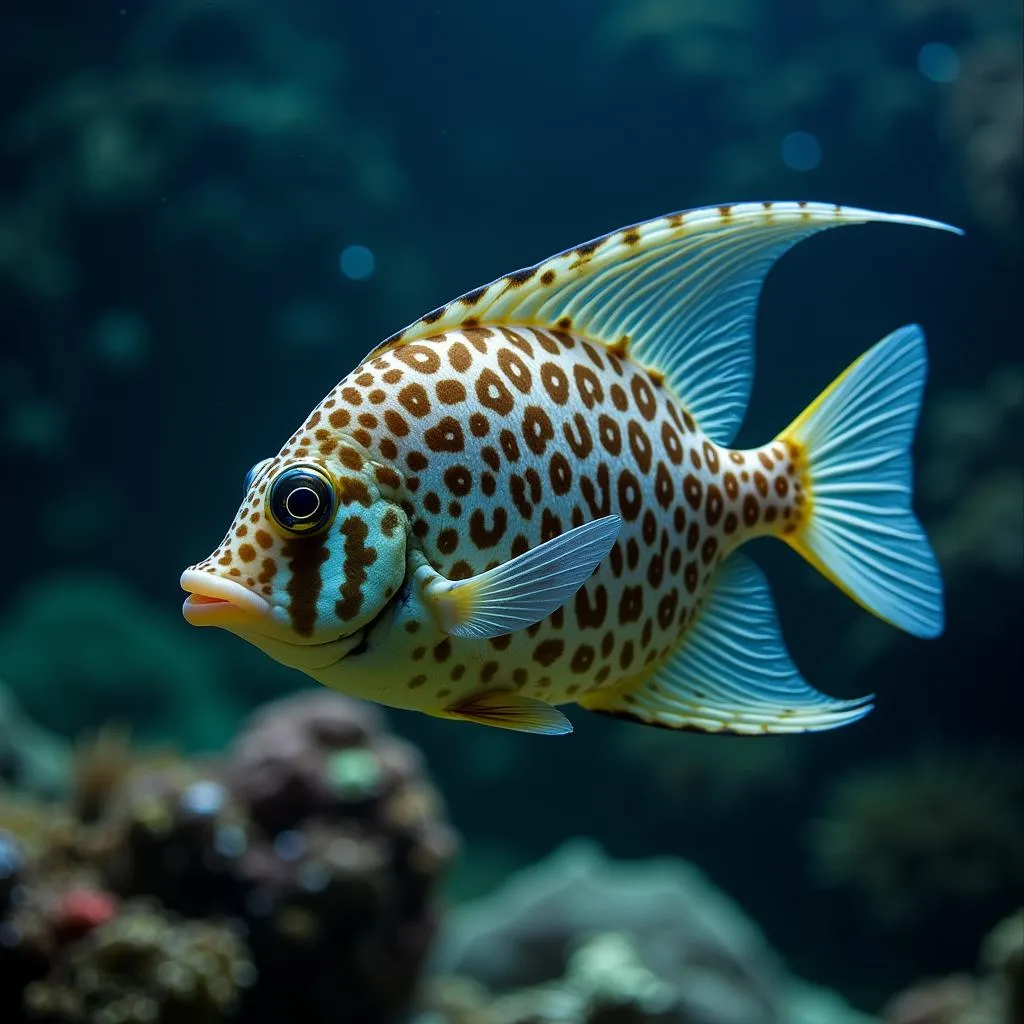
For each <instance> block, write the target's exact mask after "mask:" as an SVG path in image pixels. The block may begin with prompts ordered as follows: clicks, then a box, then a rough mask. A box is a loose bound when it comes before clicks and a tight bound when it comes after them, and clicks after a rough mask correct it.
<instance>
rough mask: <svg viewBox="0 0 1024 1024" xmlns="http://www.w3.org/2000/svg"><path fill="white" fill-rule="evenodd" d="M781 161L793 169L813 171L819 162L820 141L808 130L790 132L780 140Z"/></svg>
mask: <svg viewBox="0 0 1024 1024" xmlns="http://www.w3.org/2000/svg"><path fill="white" fill-rule="evenodd" d="M782 162H783V163H784V164H785V165H786V166H787V167H789V168H790V169H791V170H794V171H813V170H814V168H815V167H817V166H818V164H820V163H821V143H820V142H819V141H818V140H817V139H816V138H815V137H814V136H813V135H812V134H811V133H810V132H790V133H789V134H788V135H787V136H786V137H785V138H784V139H783V140H782Z"/></svg>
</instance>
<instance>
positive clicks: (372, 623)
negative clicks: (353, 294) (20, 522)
mask: <svg viewBox="0 0 1024 1024" xmlns="http://www.w3.org/2000/svg"><path fill="white" fill-rule="evenodd" d="M868 221H883V222H889V223H898V224H911V225H918V226H924V227H932V228H940V229H944V230H949V231H956V229H955V228H950V227H949V226H948V225H944V224H940V223H938V222H935V221H929V220H925V219H923V218H918V217H910V216H902V215H896V214H882V213H873V212H870V211H866V210H858V209H852V208H848V207H841V206H830V205H823V204H817V203H805V202H799V203H797V202H786V203H768V202H766V203H751V204H742V205H734V206H720V207H711V208H708V209H699V210H691V211H687V212H684V213H676V214H672V215H671V216H667V217H662V218H659V219H656V220H652V221H648V222H646V223H643V224H637V225H635V226H633V227H629V228H625V229H623V230H620V231H616V232H613V233H611V234H608V235H605V236H603V237H601V238H597V239H595V240H594V241H591V242H588V243H586V244H585V245H580V246H577V247H576V248H574V249H569V250H567V251H565V252H563V253H560V254H558V255H556V256H554V257H552V258H551V259H548V260H545V261H544V262H542V263H538V264H537V265H536V266H532V267H529V268H527V269H525V270H520V271H517V272H516V273H513V274H509V275H508V276H507V277H503V278H501V279H499V280H497V281H494V282H493V283H491V284H489V285H486V286H484V287H482V288H478V289H476V290H475V291H471V292H469V293H467V294H465V295H463V296H462V297H461V298H458V299H456V300H454V301H453V302H450V303H449V304H448V305H446V306H442V307H440V308H438V309H435V310H434V311H433V312H432V313H429V314H427V315H426V316H425V317H423V318H422V319H421V320H419V321H417V322H416V323H414V324H412V325H411V326H409V327H407V328H406V329H405V330H403V331H401V332H399V333H398V334H395V335H393V336H392V337H390V338H388V339H387V340H386V341H384V342H383V343H381V344H380V345H378V346H377V347H376V348H375V349H374V350H373V351H371V352H370V353H369V354H368V355H367V356H366V358H365V359H364V360H363V362H362V363H361V364H360V365H359V366H357V367H356V368H355V369H354V370H353V371H352V372H351V373H350V374H349V375H348V376H347V377H345V379H344V380H342V381H341V382H340V383H339V384H338V385H337V386H336V387H335V388H334V389H333V390H332V391H331V392H330V394H328V395H327V397H326V398H325V399H324V400H323V401H322V402H321V403H320V404H319V405H318V406H317V407H316V408H315V409H314V410H313V411H312V413H311V414H310V415H309V417H308V418H307V419H306V421H305V423H303V424H302V426H301V427H300V428H299V429H298V430H297V431H296V432H295V433H294V434H293V435H292V436H291V437H290V438H289V439H288V441H287V442H286V443H285V445H284V447H283V448H281V450H280V451H279V452H278V453H277V454H276V455H275V456H273V457H272V458H268V459H265V460H264V461H263V462H260V463H259V464H258V465H256V466H255V467H253V469H252V470H251V471H250V473H249V476H248V479H247V480H246V484H245V497H244V500H243V501H242V505H241V507H240V508H239V510H238V512H237V514H236V516H235V519H234V522H233V523H232V524H231V528H230V529H229V530H228V533H227V536H226V537H225V538H224V540H223V541H222V542H221V544H220V546H219V547H218V548H217V549H216V550H215V551H214V552H213V554H211V555H210V556H209V557H208V558H206V559H205V560H204V561H202V562H200V563H198V564H197V565H194V566H192V567H191V568H189V569H187V570H186V571H185V572H184V574H183V575H182V577H181V585H182V587H183V589H184V590H186V591H187V592H188V595H189V596H188V598H187V600H186V601H185V605H184V615H185V618H186V619H187V620H188V621H189V622H191V623H193V624H195V625H197V626H221V627H223V628H225V629H228V630H230V631H231V632H233V633H236V634H237V635H238V636H240V637H242V638H244V639H245V640H248V641H250V642H251V643H253V644H255V645H256V646H257V647H259V648H261V649H262V650H263V651H265V652H266V653H267V654H269V655H270V656H271V657H272V658H274V659H276V660H277V661H279V662H281V663H283V664H285V665H290V666H293V667H294V668H297V669H300V670H301V671H303V672H305V673H307V674H308V675H310V676H312V677H313V678H314V679H317V680H319V681H320V682H322V683H324V684H326V685H328V686H331V687H334V688H336V689H339V690H343V691H345V692H346V693H349V694H353V695H355V696H358V697H362V698H366V699H369V700H374V701H378V702H380V703H382V704H386V705H390V706H393V707H400V708H412V709H416V710H419V711H422V712H426V713H428V714H431V715H436V716H440V717H445V718H452V719H461V720H468V721H473V722H478V723H485V724H488V725H492V726H499V727H504V728H508V729H518V730H522V731H529V732H537V733H546V734H558V733H565V732H569V731H570V730H571V726H570V724H569V721H568V719H566V717H565V716H564V715H563V714H562V713H561V712H560V711H559V710H558V709H557V707H556V705H560V704H561V705H564V704H568V703H577V704H580V705H581V706H583V707H584V708H588V709H590V710H592V711H597V712H603V713H605V714H609V715H615V716H619V717H622V718H627V719H631V720H634V721H638V722H644V723H647V724H650V725H658V726H664V727H668V728H674V729H697V730H704V731H715V732H719V731H721V732H734V733H780V732H800V731H807V730H819V729H828V728H832V727H835V726H839V725H842V724H844V723H847V722H852V721H854V720H856V719H859V718H860V717H862V716H863V715H864V714H865V713H866V712H867V711H868V710H869V708H870V703H869V701H870V698H867V697H866V698H862V699H857V700H836V699H832V698H830V697H828V696H826V695H825V694H823V693H820V692H818V691H817V690H815V689H813V688H812V687H811V686H809V685H808V684H807V683H806V682H805V681H804V680H803V679H802V678H801V676H800V674H799V672H798V671H797V669H796V667H795V666H794V664H793V662H792V660H791V659H790V657H789V655H788V654H787V652H786V649H785V646H784V644H783V640H782V636H781V633H780V630H779V624H778V621H777V618H776V615H775V611H774V607H773V603H772V600H771V596H770V594H769V590H768V585H767V582H766V580H765V578H764V576H763V575H762V573H761V571H760V570H759V569H758V568H757V567H756V566H755V564H754V563H753V562H751V561H750V560H749V559H748V558H747V557H746V556H744V555H743V554H742V553H741V552H738V551H737V548H739V547H740V546H741V545H742V544H743V543H745V542H746V541H748V540H751V539H752V538H754V537H762V536H773V537H778V538H780V539H781V540H783V541H785V542H786V543H787V544H789V545H790V546H791V547H793V548H795V549H796V550H797V551H798V552H800V554H801V555H803V556H804V557H805V558H806V559H807V560H808V561H809V562H810V563H811V564H812V565H814V566H815V567H816V568H817V569H818V570H820V571H821V572H822V573H823V574H824V575H825V576H826V577H828V578H829V579H830V580H832V581H833V582H834V583H835V584H836V585H838V586H839V587H840V588H842V590H844V591H845V592H846V593H847V594H848V595H849V596H850V597H852V598H853V599H854V600H855V601H857V602H858V603H859V604H861V605H862V606H863V607H864V608H866V609H867V610H869V611H871V612H873V613H874V614H875V615H877V616H879V617H880V618H882V619H884V620H886V621H888V622H890V623H892V624H893V625H895V626H898V627H900V628H902V629H904V630H906V631H907V632H909V633H912V634H914V635H916V636H921V637H934V636H936V635H937V634H939V633H940V632H941V630H942V628H943V617H944V612H943V599H942V584H941V580H940V577H939V573H938V570H937V566H936V562H935V558H934V556H933V554H932V551H931V549H930V547H929V545H928V541H927V539H926V537H925V536H924V534H923V532H922V530H921V527H920V525H919V524H918V522H917V520H916V518H915V517H914V514H913V512H912V510H911V465H910V456H909V445H910V442H911V439H912V435H913V432H914V428H915V425H916V421H917V417H918V412H919V409H920V403H921V395H922V389H923V385H924V377H925V368H926V356H925V347H924V339H923V335H922V332H921V330H920V329H919V328H918V327H916V326H908V327H902V328H900V329H899V330H896V331H895V332H893V333H892V334H890V335H889V336H888V337H886V338H885V339H884V340H882V341H880V342H878V344H876V345H875V346H874V347H873V348H871V349H870V350H868V351H867V352H866V353H865V354H864V355H862V356H861V357H860V358H859V359H858V360H857V361H856V362H855V363H853V365H852V366H850V367H849V368H848V369H847V370H846V371H845V372H844V373H843V374H841V375H840V376H839V377H838V378H837V379H836V380H835V381H834V382H833V383H832V384H831V385H830V386H829V387H828V388H827V389H826V390H825V391H824V392H823V393H822V394H821V395H820V396H819V397H818V398H817V399H816V400H815V401H814V402H812V403H811V405H810V406H808V408H807V409H806V410H805V411H804V412H803V413H801V414H800V415H799V416H798V417H797V418H796V419H795V420H794V421H793V422H792V423H791V424H790V425H789V426H788V427H786V429H785V430H783V431H781V433H779V434H778V435H777V436H776V437H774V438H773V439H772V440H770V441H769V442H768V443H767V444H764V445H761V446H760V447H757V448H752V449H746V450H739V449H734V448H730V447H729V442H730V441H731V439H732V437H733V436H734V434H735V432H736V430H737V428H738V426H739V424H740V421H741V419H742V417H743V415H744V411H745V409H746V406H747V401H748V398H749V395H750V390H751V383H752V379H753V369H754V359H753V341H754V339H753V334H754V319H755V310H756V303H757V298H758V294H759V292H760V289H761V285H762V282H763V280H764V277H765V275H766V274H767V273H768V271H769V269H770V267H771V266H772V264H773V263H774V261H775V260H776V259H777V258H778V257H779V256H780V255H781V254H782V253H784V252H785V251H786V250H787V249H789V248H790V247H791V246H792V245H793V244H794V243H796V242H797V241H799V240H800V239H802V238H805V237H806V236H808V235H810V234H812V233H814V232H816V231H820V230H822V229H824V228H829V227H833V226H839V225H845V224H859V223H864V222H868Z"/></svg>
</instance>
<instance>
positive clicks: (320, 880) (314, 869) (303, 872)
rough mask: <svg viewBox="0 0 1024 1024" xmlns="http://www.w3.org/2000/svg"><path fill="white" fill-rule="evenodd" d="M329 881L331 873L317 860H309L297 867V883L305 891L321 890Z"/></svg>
mask: <svg viewBox="0 0 1024 1024" xmlns="http://www.w3.org/2000/svg"><path fill="white" fill-rule="evenodd" d="M330 881H331V873H330V872H329V871H328V870H327V868H326V867H325V866H324V865H323V864H321V863H320V862H319V861H310V862H309V863H308V864H303V865H302V867H300V868H299V885H300V886H302V888H303V889H304V890H305V891H306V892H323V891H324V889H326V888H327V886H328V885H329V884H330Z"/></svg>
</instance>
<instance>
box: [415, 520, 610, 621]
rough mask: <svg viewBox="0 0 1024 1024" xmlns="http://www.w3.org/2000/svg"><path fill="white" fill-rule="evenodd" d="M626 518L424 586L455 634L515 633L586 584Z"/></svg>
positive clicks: (589, 527) (587, 527) (589, 525)
mask: <svg viewBox="0 0 1024 1024" xmlns="http://www.w3.org/2000/svg"><path fill="white" fill-rule="evenodd" d="M621 525H622V520H621V519H620V518H619V517H618V516H605V517H604V518H602V519H595V520H594V521H593V522H590V523H584V524H583V525H582V526H577V527H576V528H575V529H572V530H569V531H568V532H567V533H563V534H561V536H558V537H553V538H552V539H551V540H549V541H545V542H544V543H543V544H541V545H539V546H538V547H535V548H532V549H531V550H530V551H524V552H523V554H521V555H519V556H517V557H516V558H513V559H512V560H511V561H509V562H505V564H504V565H498V566H495V567H494V568H493V569H488V570H487V572H483V573H480V575H479V576H472V577H471V578H470V579H468V580H459V581H458V582H454V583H453V582H452V581H451V580H446V579H444V578H443V577H440V576H439V577H438V578H437V579H435V580H434V581H433V582H432V583H430V584H428V585H427V587H426V588H425V591H424V594H425V597H426V598H427V599H428V600H431V601H433V602H435V605H436V608H437V610H438V614H439V615H440V618H441V625H442V627H443V628H444V629H445V630H447V632H448V633H450V634H451V635H452V636H463V637H472V638H476V639H485V638H487V637H492V636H502V635H503V634H505V633H514V632H515V631H516V630H517V629H525V628H526V627H527V626H532V625H533V624H534V623H535V622H540V620H541V619H545V618H547V617H548V616H549V615H550V614H551V613H552V612H553V611H554V610H555V609H556V608H561V607H562V605H563V604H565V602H566V601H568V600H569V598H571V597H572V596H573V594H575V593H576V591H577V590H579V589H580V587H582V586H583V584H584V583H586V581H587V578H588V577H589V576H590V575H591V573H593V571H594V570H595V569H596V568H597V567H598V565H599V564H600V563H601V562H602V561H603V560H604V559H605V558H606V557H607V555H608V552H609V551H611V548H612V545H613V544H614V543H615V538H616V537H617V536H618V533H619V527H620V526H621Z"/></svg>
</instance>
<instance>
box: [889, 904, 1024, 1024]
mask: <svg viewBox="0 0 1024 1024" xmlns="http://www.w3.org/2000/svg"><path fill="white" fill-rule="evenodd" d="M978 968H979V973H978V974H977V975H970V974H966V973H964V974H955V975H951V976H950V977H947V978H933V979H930V980H927V981H922V982H919V983H918V984H916V985H913V986H912V987H911V988H908V989H907V990H906V991H905V992H902V993H900V994H899V995H898V996H896V997H895V998H893V999H892V1000H891V1001H890V1002H889V1003H888V1005H887V1006H886V1007H885V1009H884V1011H883V1014H882V1016H883V1020H884V1024H1019V1022H1020V1021H1022V1020H1024V910H1019V911H1018V912H1017V913H1016V914H1013V915H1011V916H1010V917H1008V918H1006V920H1004V921H1002V922H1000V924H999V925H997V926H996V927H995V928H994V929H993V930H992V932H991V933H990V934H989V935H988V937H987V938H986V939H985V941H984V943H983V944H982V947H981V955H980V957H979V964H978Z"/></svg>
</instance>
